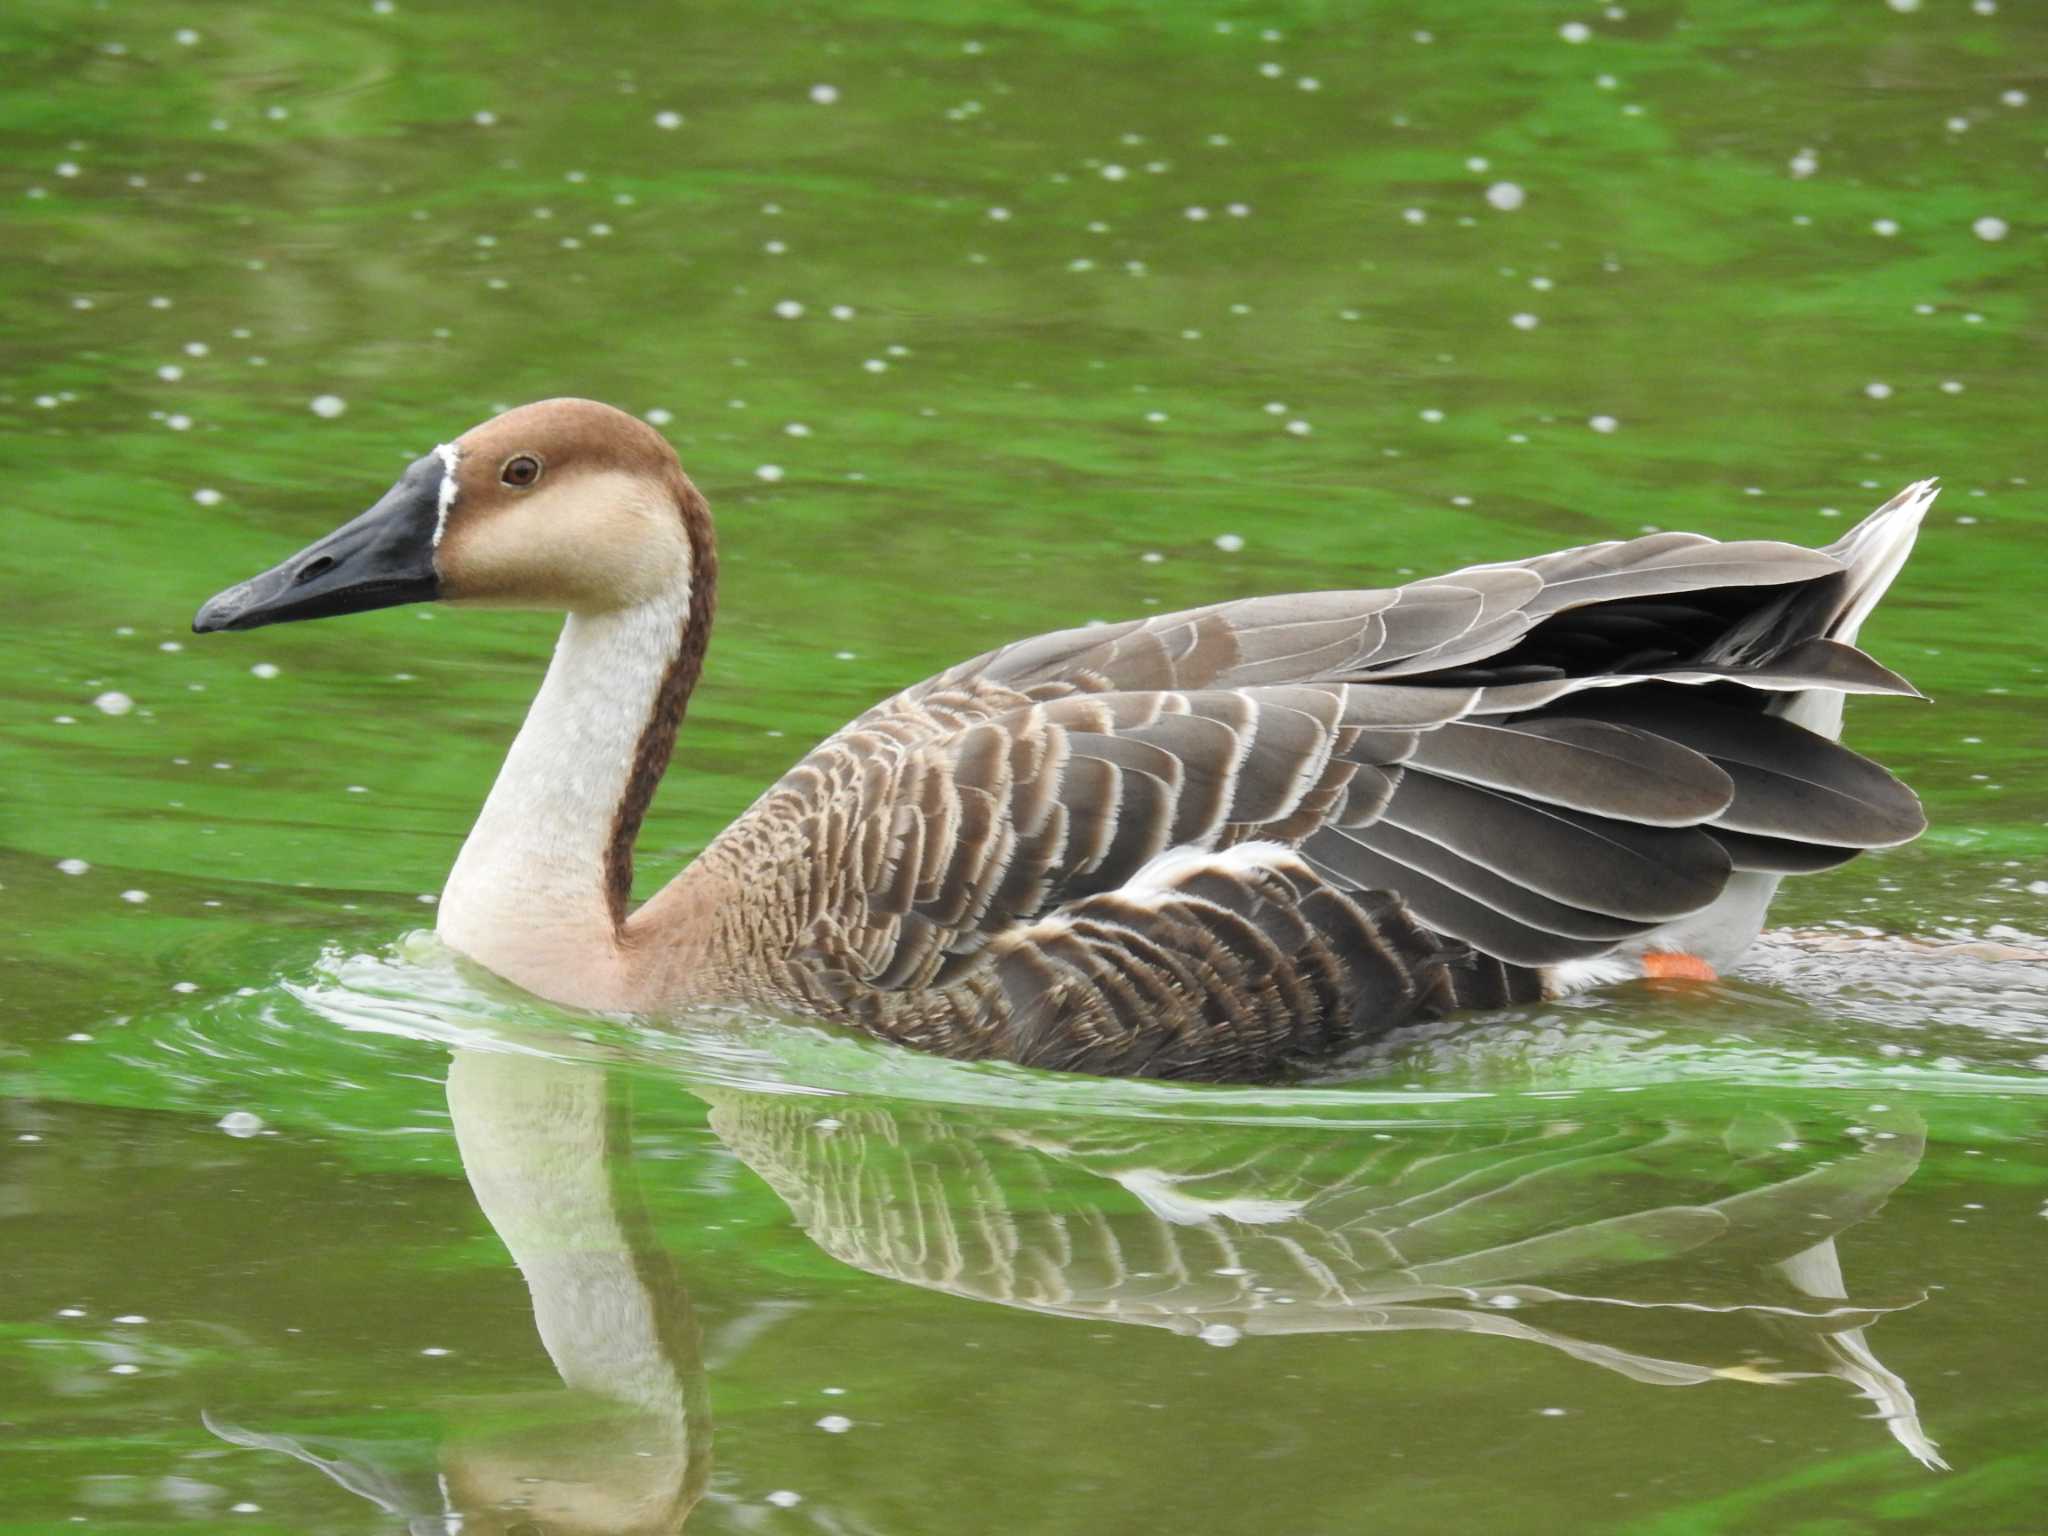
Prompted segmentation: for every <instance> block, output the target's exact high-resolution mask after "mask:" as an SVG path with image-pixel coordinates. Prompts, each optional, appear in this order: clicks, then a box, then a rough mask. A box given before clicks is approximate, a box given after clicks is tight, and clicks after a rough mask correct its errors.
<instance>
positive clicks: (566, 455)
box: [192, 399, 713, 634]
mask: <svg viewBox="0 0 2048 1536" xmlns="http://www.w3.org/2000/svg"><path fill="white" fill-rule="evenodd" d="M712 558H713V557H712V544H711V523H710V516H709V513H708V512H707V510H706V508H705V504H704V498H703V497H702V496H701V495H700V494H699V493H698V491H697V488H696V487H695V486H693V485H692V484H691V483H690V481H689V478H688V477H687V476H686V475H685V474H684V473H683V469H682V465H681V464H679V463H678V462H677V461H676V455H675V450H674V449H672V448H670V447H669V445H668V442H667V441H666V439H664V438H663V437H662V436H661V434H660V433H658V432H656V431H655V430H654V429H653V428H652V427H650V426H648V425H647V424H646V423H645V422H643V421H641V420H639V419H638V418H637V417H633V416H629V415H627V414H626V413H625V412H624V411H620V410H615V409H613V408H612V407H611V406H608V405H602V404H600V403H598V402H597V401H595V400H573V399H564V400H542V401H538V402H536V403H534V404H532V405H522V406H519V407H518V408H516V409H514V410H510V411H506V412H505V413H504V414H503V415H500V416H494V417H492V418H491V419H490V420H489V421H486V422H483V423H482V424H480V425H478V426H475V427H472V428H470V429H469V430H468V431H467V432H465V433H463V434H462V435H461V436H460V437H458V438H456V439H455V440H454V441H453V442H449V443H443V444H441V445H440V446H439V447H437V448H435V449H434V451H433V452H432V453H429V454H426V455H424V456H422V457H421V458H419V459H416V460H414V461H413V463H412V464H411V465H409V466H408V467H407V469H406V471H405V473H404V474H402V475H400V476H399V477H398V480H397V483H395V484H394V485H393V486H392V487H391V489H390V490H388V491H386V492H385V493H384V495H383V496H382V497H381V498H379V499H378V501H377V503H376V505H374V506H372V507H371V508H370V509H369V510H368V511H367V512H364V513H363V514H362V515H361V516H360V517H357V518H355V519H353V520H352V521H350V522H347V523H344V524H343V525H342V526H341V527H339V528H337V529H335V530H334V532H332V533H330V534H328V535H327V536H326V537H325V538H323V539H321V540H319V541H318V542H316V543H313V544H310V545H308V546H307V547H306V548H304V549H302V550H300V551H299V552H298V553H297V554H296V555H293V556H292V557H291V558H290V559H289V560H286V561H284V562H283V563H282V564H279V565H276V566H273V567H271V569H269V570H267V571H265V572H263V574H262V575H260V576H254V577H251V578H250V579H249V580H247V581H244V582H241V583H238V584H237V585H235V586H233V587H230V588H228V589H227V590H226V591H225V592H222V593H219V594H218V595H216V596H214V597H212V598H210V599H208V601H207V603H206V604H205V606H204V607H202V608H201V609H200V610H199V613H198V615H197V616H196V617H195V618H194V619H193V620H192V628H193V629H194V631H196V632H198V633H201V634H205V633H209V632H211V631H214V630H222V629H256V628H258V627H260V626H262V625H265V624H283V623H288V622H291V621H293V620H298V619H320V618H328V617H331V616H332V615H335V614H342V613H361V612H365V611H367V610H369V609H373V608H389V607H393V606H395V605H397V604H400V603H418V602H427V601H431V600H436V599H438V600H442V601H448V602H457V603H479V604H489V605H493V606H497V607H512V608H552V609H567V610H568V611H570V612H572V613H580V614H596V613H606V612H612V611H616V610H620V609H625V608H631V607H634V606H637V605H639V604H642V603H646V602H649V601H653V600H656V599H667V600H670V601H675V600H677V599H682V600H684V601H687V600H688V598H689V596H691V595H693V594H692V588H693V585H701V586H702V587H703V588H704V589H705V594H706V595H707V596H708V589H709V585H710V582H711V579H712V572H711V569H710V566H711V561H712Z"/></svg>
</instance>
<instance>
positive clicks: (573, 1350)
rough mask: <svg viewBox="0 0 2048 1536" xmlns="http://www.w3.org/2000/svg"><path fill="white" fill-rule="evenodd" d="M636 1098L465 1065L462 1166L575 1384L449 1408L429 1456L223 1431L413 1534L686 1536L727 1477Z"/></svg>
mask: <svg viewBox="0 0 2048 1536" xmlns="http://www.w3.org/2000/svg"><path fill="white" fill-rule="evenodd" d="M626 1088H627V1084H626V1081H625V1079H624V1078H623V1077H622V1076H620V1075H618V1074H615V1073H613V1072H611V1071H610V1070H608V1069H606V1068H604V1067H599V1066H589V1065H581V1064H573V1063H567V1062H561V1061H555V1060H548V1059H543V1058H539V1057H531V1056H519V1055H508V1054H499V1053H492V1052H484V1051H474V1050H458V1051H456V1052H455V1054H454V1058H453V1060H452V1062H451V1063H450V1066H449V1072H448V1108H449V1111H450V1113H451V1115H452V1117H453V1120H454V1124H455V1139H456V1144H457V1146H458V1147H459V1148H460V1150H461V1153H462V1165H463V1169H464V1171H465V1172H466V1173H467V1174H468V1176H469V1184H470V1188H471V1190H472V1191H473V1192H474V1193H475V1195H476V1199H477V1204H478V1205H479V1206H481V1207H482V1209H483V1213H484V1216H485V1217H486V1219H488V1220H489V1222H490V1224H491V1226H492V1228H493V1229H494V1230H495V1231H496V1232H497V1234H498V1237H499V1239H500V1240H501V1241H502V1242H503V1243H504V1244H505V1247H506V1249H507V1250H508V1251H509V1252H510V1253H511V1255H512V1261H513V1263H514V1264H516V1265H517V1266H518V1267H519V1270H520V1273H521V1274H522V1275H523V1276H524V1277H525V1279H526V1284H527V1288H528V1290H529V1292H530V1293H531V1295H532V1298H533V1320H534V1327H535V1329H536V1330H537V1331H538V1333H539V1335H540V1342H541V1345H542V1347H543V1348H544V1349H545V1350H546V1351H547V1354H548V1358H549V1359H550V1360H551V1361H552V1362H553V1364H554V1367H555V1371H556V1373H557V1374H558V1375H559V1376H560V1377H561V1380H562V1386H561V1388H555V1389H544V1390H540V1391H536V1392H528V1393H519V1394H504V1393H499V1394H493V1395H490V1396H470V1397H465V1398H459V1399H452V1400H446V1401H442V1402H439V1403H437V1404H436V1407H437V1408H438V1409H439V1410H440V1413H441V1417H442V1419H443V1421H444V1423H445V1424H446V1426H447V1429H446V1431H445V1432H444V1433H443V1435H442V1437H441V1438H440V1440H439V1443H438V1444H437V1445H431V1446H422V1445H420V1444H418V1443H417V1442H408V1441H391V1440H381V1441H375V1440H347V1439H340V1438H336V1437H327V1436H311V1435H289V1434H272V1433H264V1432H260V1431H257V1430H252V1429H248V1428H245V1427H243V1426H241V1425H237V1424H231V1423H228V1422H226V1421H224V1420H221V1419H218V1418H215V1417H212V1416H209V1417H208V1418H207V1425H208V1427H209V1428H210V1429H212V1430H213V1432H214V1433H215V1434H217V1435H219V1436H221V1438H223V1439H225V1440H230V1441H233V1442H234V1443H236V1444H239V1445H246V1446H250V1447H253V1448H258V1449H264V1450H272V1451H280V1452H283V1453H285V1454H287V1455H290V1456H293V1457H295V1458H297V1459H298V1460H300V1461H303V1462H306V1463H307V1464H309V1465H312V1466H316V1467H318V1468H319V1469H320V1470H321V1471H322V1472H324V1473H325V1474H326V1475H327V1476H328V1477H330V1478H332V1479H333V1480H334V1481H335V1482H337V1483H339V1484H340V1485H341V1486H343V1487H344V1488H347V1489H348V1490H349V1491H350V1492H352V1493H355V1494H358V1495H360V1496H362V1497H363V1498H365V1499H368V1500H369V1501H370V1502H372V1503H374V1504H376V1505H377V1506H378V1507H379V1508H381V1509H383V1510H384V1511H385V1512H386V1513H387V1514H390V1515H393V1516H397V1517H399V1518H402V1519H404V1520H405V1522H406V1528H407V1530H408V1531H410V1532H412V1533H414V1536H455V1533H457V1532H460V1533H462V1536H480V1533H503V1536H581V1533H590V1536H598V1533H605V1536H640V1533H646V1536H655V1533H662V1532H673V1531H676V1530H679V1529H681V1527H682V1524H683V1522H684V1520H685V1519H686V1518H687V1517H688V1515H689V1513H690V1511H691V1509H692V1508H693V1507H695V1505H696V1504H697V1502H698V1500H699V1499H701V1498H702V1497H703V1495H704V1491H705V1485H706V1482H707V1481H708V1479H709V1477H710V1474H711V1415H710V1405H709V1399H708V1394H707V1391H706V1384H705V1376H704V1366H703V1359H702V1352H701V1346H700V1339H699V1334H698V1329H697V1322H696V1317H695V1315H694V1313H693V1311H692V1309H691V1305H690V1296H689V1292H688V1291H687V1290H686V1289H685V1288H684V1287H683V1285H682V1282H681V1280H680V1278H679V1277H678V1275H677V1273H676V1270H675V1266H674V1263H673V1261H672V1260H671V1259H670V1258H669V1256H668V1255H667V1254H666V1253H665V1252H664V1251H663V1250H662V1248H661V1247H660V1245H659V1244H658V1243H657V1242H656V1240H655V1238H654V1235H653V1232H652V1228H651V1224H650V1222H649V1220H648V1216H647V1212H646V1207H645V1205H644V1203H643V1201H642V1199H641V1194H640V1189H639V1186H638V1183H637V1180H636V1177H635V1170H634V1167H633V1162H632V1147H631V1138H630V1115H629V1109H628V1105H627V1101H626Z"/></svg>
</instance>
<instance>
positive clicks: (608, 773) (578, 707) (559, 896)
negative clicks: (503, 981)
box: [435, 585, 690, 1006]
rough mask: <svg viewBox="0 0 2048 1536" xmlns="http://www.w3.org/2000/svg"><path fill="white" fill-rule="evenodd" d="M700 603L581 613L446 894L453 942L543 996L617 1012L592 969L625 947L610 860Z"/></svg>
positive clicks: (685, 594)
mask: <svg viewBox="0 0 2048 1536" xmlns="http://www.w3.org/2000/svg"><path fill="white" fill-rule="evenodd" d="M689 603H690V593H689V589H688V587H687V586H686V585H684V586H679V587H678V588H677V589H676V590H674V591H672V592H668V593H664V594H662V595H661V596H658V597H655V598H651V599H649V600H648V601H646V602H643V603H640V604H638V605H636V606H634V607H631V608H626V609H621V610H618V611H615V612H611V613H601V614H595V615H588V614H575V613H572V614H570V615H569V618H568V622H567V623H565V624H564V625H563V626H562V634H561V638H560V639H559V640H558V641H557V642H556V644H555V654H554V660H553V661H552V662H550V663H549V666H548V675H547V679H546V681H544V682H543V683H542V684H541V687H540V692H539V694H538V695H536V696H535V698H534V701H533V707H532V708H531V709H530V710H529V711H528V712H527V716H526V723H525V724H524V725H522V726H521V727H520V730H519V735H518V738H517V739H516V740H515V741H514V742H513V743H512V749H511V751H510V752H508V753H507V754H506V756H505V765H504V767H503V768H501V769H500V770H499V772H498V780H497V783H496V784H494V785H493V786H492V787H491V793H490V797H489V799H487V800H486V801H485V802H484V808H483V811H482V813H481V814H480V815H479V816H478V817H477V822H476V825H475V827H473V828H472V829H471V830H470V834H469V840H468V841H467V842H465V843H464V844H463V845H462V853H461V855H460V856H459V857H458V858H457V859H456V861H455V868H454V869H453V870H452V871H450V873H449V876H448V884H447V886H446V888H445V889H444V890H443V891H442V893H441V907H440V915H439V918H438V920H437V922H436V924H435V926H436V928H437V929H438V930H439V932H440V934H441V936H442V937H443V938H444V939H446V940H447V941H448V942H449V943H450V944H452V945H453V946H454V947H455V948H457V949H460V950H462V951H464V952H465V953H466V954H468V955H469V956H471V958H473V959H475V960H478V961H480V962H481V963H482V964H484V965H486V966H488V967H489V968H490V969H492V970H494V971H496V972H497V973H498V974H500V975H501V976H505V977H507V978H508V979H510V980H512V981H515V982H517V983H518V984H519V985H521V986H524V987H526V988H528V989H529V990H531V991H535V992H539V993H541V994H542V995H543V996H546V995H549V994H550V993H551V992H553V991H554V990H556V988H557V987H561V986H566V987H568V988H570V989H572V990H573V992H574V993H575V995H576V996H577V998H578V999H579V1000H580V1001H583V1002H585V1003H591V1002H596V1003H597V1005H598V1006H605V1004H604V1003H602V1002H599V1001H597V998H598V994H599V993H601V991H602V989H593V988H592V987H591V985H590V983H591V981H592V980H593V978H592V976H591V974H590V966H591V964H592V961H593V960H594V959H595V958H597V957H598V956H601V955H602V956H608V955H609V954H610V953H611V952H612V943H613V940H614V938H615V932H614V925H613V919H612V913H611V908H610V904H609V902H608V899H607V896H606V891H605V856H606V853H607V850H608V848H609V846H610V844H611V841H612V834H613V827H614V824H615V822H616V819H617V816H618V811H619V805H620V802H621V801H622V800H623V799H624V797H625V794H626V789H627V784H628V781H629V779H630V778H631V776H632V771H633V763H634V758H635V756H636V754H637V752H638V750H639V747H640V742H641V737H642V736H643V734H644V733H645V731H646V729H647V726H648V723H649V721H650V719H651V718H652V717H653V715H654V712H655V709H656V707H657V702H658V697H659V694H660V691H661V685H662V681H663V679H664V677H665V676H666V674H667V672H668V670H669V667H670V665H671V664H672V663H673V662H674V660H675V657H676V654H677V651H678V649H679V648H680V646H681V644H682V638H683V622H684V619H685V617H686V615H687V614H688V611H689ZM551 982H552V983H553V985H550V983H551Z"/></svg>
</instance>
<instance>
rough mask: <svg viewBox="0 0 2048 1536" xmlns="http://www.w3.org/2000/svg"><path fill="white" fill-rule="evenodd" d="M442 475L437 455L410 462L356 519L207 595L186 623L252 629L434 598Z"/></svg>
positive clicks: (202, 629) (208, 628)
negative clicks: (258, 572) (288, 556)
mask: <svg viewBox="0 0 2048 1536" xmlns="http://www.w3.org/2000/svg"><path fill="white" fill-rule="evenodd" d="M446 473H447V466H446V465H445V464H444V463H442V461H441V457H440V455H439V454H433V453H430V454H428V455H427V456H426V457H425V458H422V459H418V460H416V461H415V462H414V463H413V465H412V467H411V468H409V469H407V470H406V472H405V473H404V474H403V475H402V476H400V477H399V480H398V483H397V484H396V485H394V486H392V487H391V489H390V490H388V491H386V492H385V493H384V495H383V497H382V498H381V499H380V500H379V501H378V503H377V504H376V505H375V506H374V507H372V508H370V510H369V511H367V512H365V513H364V514H363V515H362V516H361V517H358V518H356V519H355V520H354V521H352V522H348V523H344V524H342V526H341V527H339V528H337V529H335V530H334V532H332V533H330V534H328V535H327V537H326V538H324V539H322V540H320V541H319V542H318V543H317V544H310V545H308V546H307V547H306V548H304V549H302V550H300V551H299V552H298V553H297V554H296V555H293V556H292V557H291V559H289V560H287V561H285V562H284V564H282V565H278V566H273V567H272V568H271V569H269V570H267V571H265V572H264V573H263V574H262V575H261V576H253V577H251V578H250V579H249V580H247V581H245V582H242V583H241V584H240V585H239V586H233V587H229V588H228V589H227V591H225V592H222V593H220V594H219V595H218V596H215V597H212V598H209V599H208V600H207V603H206V606H205V607H203V608H201V609H200V610H199V612H198V614H197V616H196V617H194V619H193V620H192V629H193V632H194V633H195V634H202V635H204V634H210V633H211V632H212V631H214V630H217V629H257V628H260V627H261V626H262V625H265V624H285V623H289V622H291V621H292V620H294V619H325V618H330V617H332V616H333V615H335V614H337V613H363V612H366V611H367V610H369V609H372V608H391V607H395V606H396V605H398V604H400V603H423V602H428V601H431V600H432V599H434V598H436V597H439V596H440V595H441V578H440V577H439V576H438V575H437V574H436V573H435V571H434V531H435V528H436V526H437V524H438V523H439V521H440V510H441V480H442V477H443V475H445V474H446Z"/></svg>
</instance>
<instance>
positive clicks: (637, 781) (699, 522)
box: [604, 476, 718, 929]
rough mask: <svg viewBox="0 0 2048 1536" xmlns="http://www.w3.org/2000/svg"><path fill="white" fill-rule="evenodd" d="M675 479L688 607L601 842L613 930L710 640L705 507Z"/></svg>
mask: <svg viewBox="0 0 2048 1536" xmlns="http://www.w3.org/2000/svg"><path fill="white" fill-rule="evenodd" d="M677 479H678V481H679V484H678V486H677V488H676V501H677V504H678V506H679V507H680V509H681V512H682V518H683V528H684V531H685V532H686V533H687V534H688V536H689V540H690V608H689V611H688V612H687V613H686V614H684V615H683V632H682V636H681V639H680V641H679V643H678V644H677V646H676V654H675V657H674V659H673V660H671V661H670V662H669V664H668V670H667V671H666V672H664V673H663V674H662V678H661V686H660V687H659V688H658V689H656V690H655V695H654V705H653V707H652V708H651V709H650V710H649V711H648V714H647V724H646V725H645V726H644V727H643V728H642V729H641V732H640V740H639V742H638V743H637V744H636V745H635V746H634V748H633V767H632V771H631V772H630V773H628V774H627V776H626V789H625V793H624V794H622V795H621V796H620V797H619V805H618V810H617V811H616V812H615V813H614V815H613V817H612V831H611V837H610V839H609V840H608V841H607V842H606V844H605V853H604V894H605V904H606V906H607V907H608V908H609V909H610V911H611V919H612V926H613V928H615V929H616V928H617V927H619V926H620V925H621V924H622V923H624V922H625V920H626V903H627V902H628V901H629V900H631V899H632V894H633V842H634V839H636V838H637V837H639V835H640V823H641V822H642V820H644V819H645V818H646V815H647V807H648V804H649V802H651V801H652V800H653V799H654V791H655V788H656V786H658V785H659V784H660V783H661V776H662V774H663V773H665V772H666V771H667V769H668V760H669V754H670V753H671V752H673V751H674V750H675V744H676V732H677V730H678V729H680V728H681V726H682V723H683V712H684V711H685V710H686V709H687V708H688V707H689V703H690V694H691V692H692V691H693V690H694V689H695V688H696V686H697V679H698V678H699V677H701V676H702V675H703V673H704V649H705V647H706V646H707V645H708V644H709V643H710V640H711V616H712V612H713V610H714V609H715V607H716V606H717V601H718V547H717V545H716V543H715V542H714V540H713V539H712V535H711V513H710V510H709V509H708V508H707V507H706V506H705V504H704V498H703V497H702V496H701V495H700V494H698V491H697V488H696V487H695V486H694V485H691V484H690V483H689V481H688V480H684V479H682V478H681V476H678V477H677Z"/></svg>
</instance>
